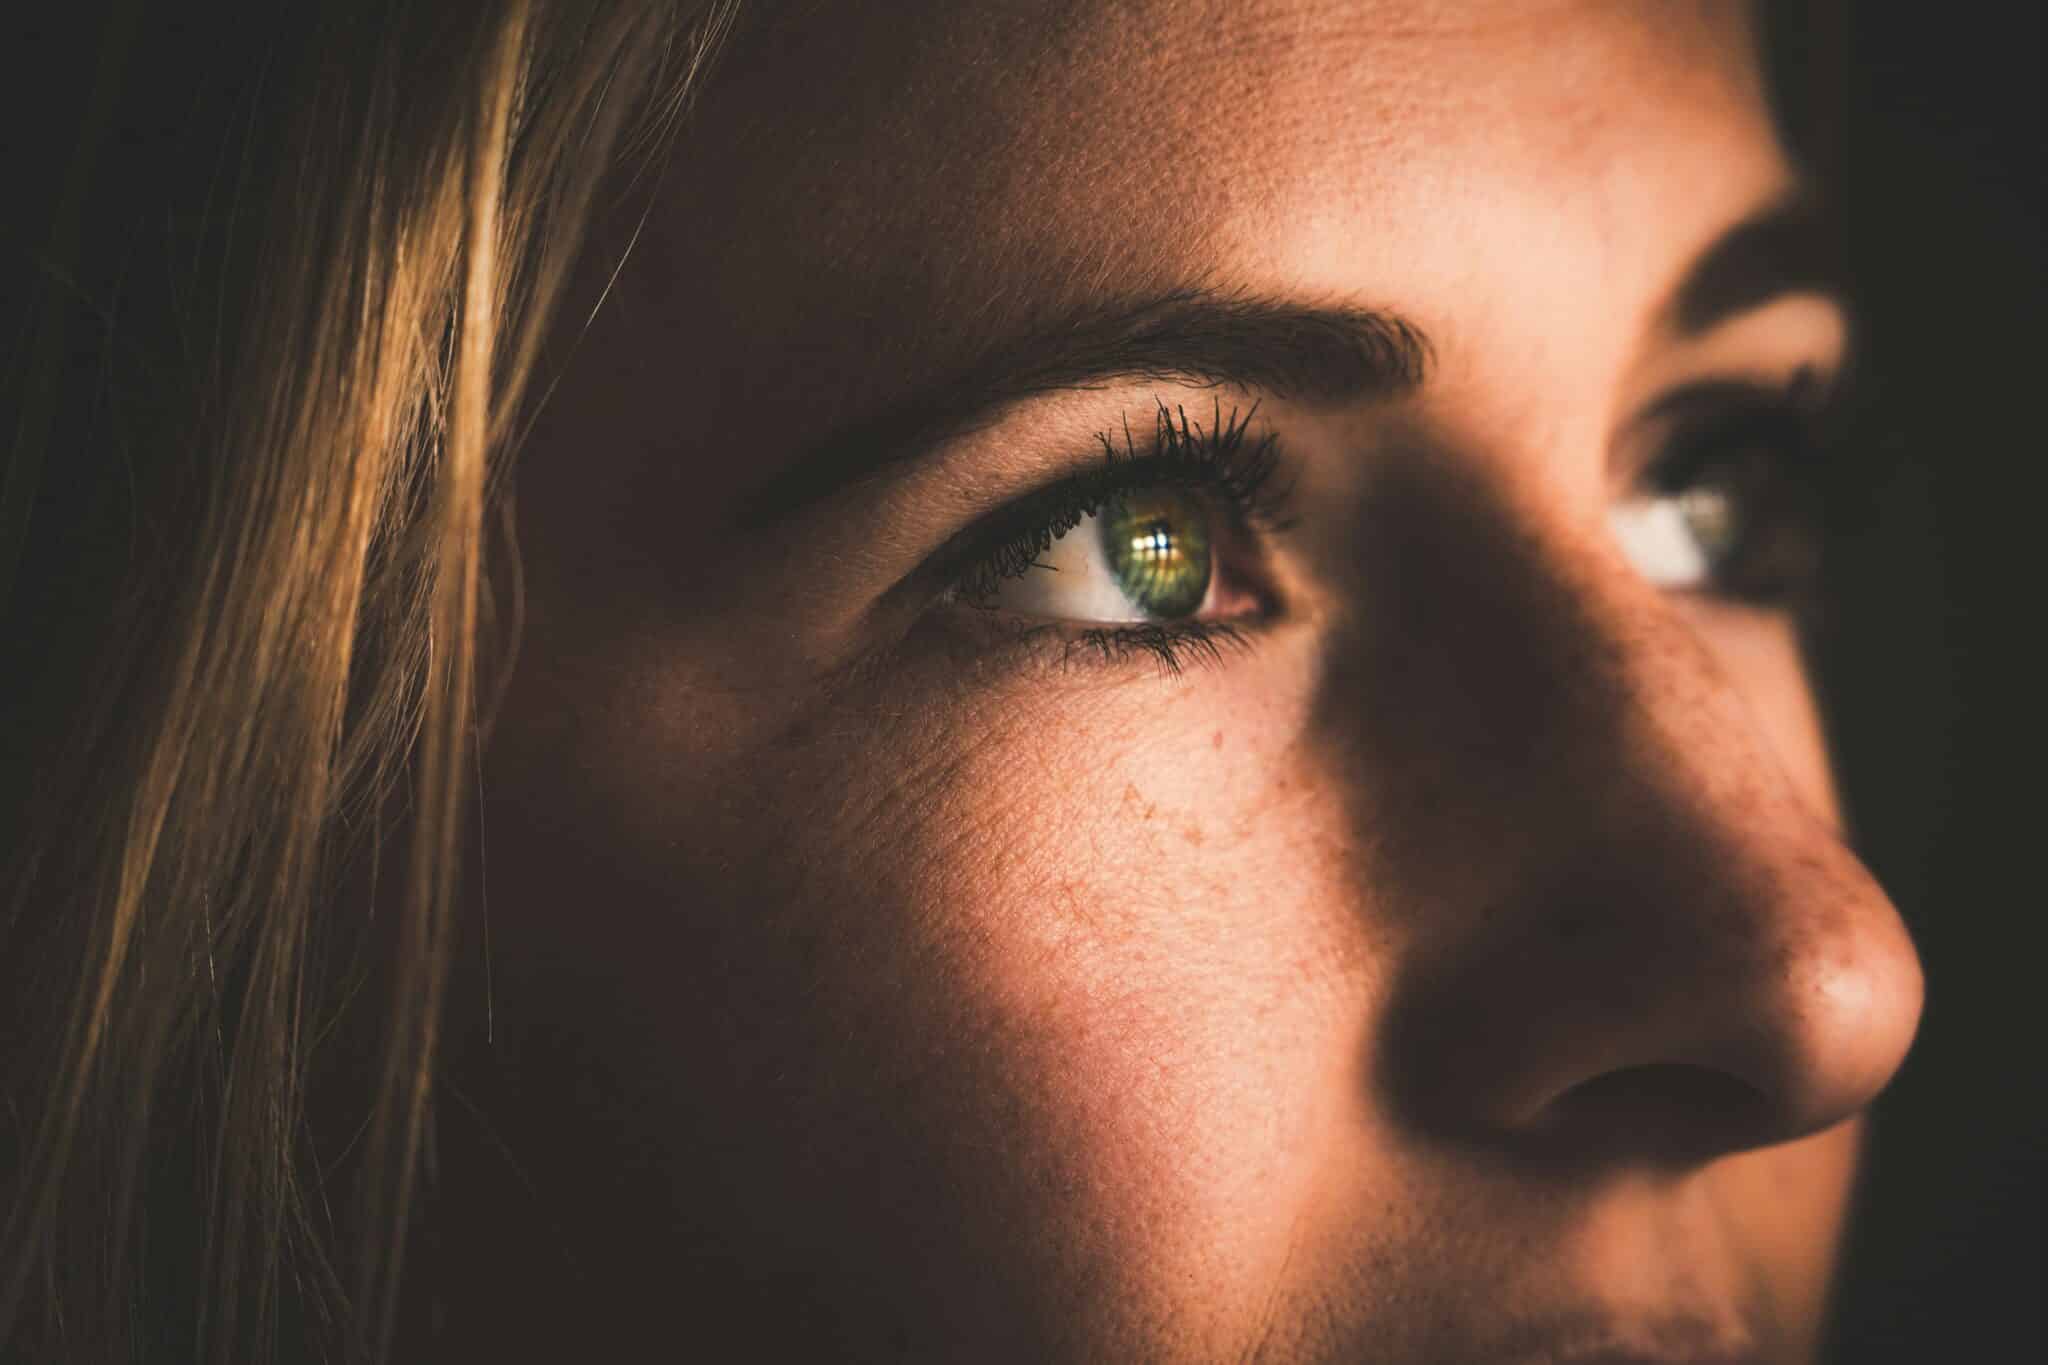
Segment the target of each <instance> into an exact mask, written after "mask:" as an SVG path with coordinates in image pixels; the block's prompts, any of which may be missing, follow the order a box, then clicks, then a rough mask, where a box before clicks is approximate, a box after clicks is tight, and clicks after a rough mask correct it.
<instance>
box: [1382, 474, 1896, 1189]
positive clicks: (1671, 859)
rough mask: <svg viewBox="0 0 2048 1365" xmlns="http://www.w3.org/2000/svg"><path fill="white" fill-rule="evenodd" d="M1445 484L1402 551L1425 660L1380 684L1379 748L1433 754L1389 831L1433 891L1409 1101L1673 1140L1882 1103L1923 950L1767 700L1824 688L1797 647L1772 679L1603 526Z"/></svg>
mask: <svg viewBox="0 0 2048 1365" xmlns="http://www.w3.org/2000/svg"><path fill="white" fill-rule="evenodd" d="M1430 501H1431V499H1430V498H1429V497H1427V496H1424V497H1421V498H1419V499H1418V502H1419V503H1420V504H1421V505H1418V506H1417V507H1414V508H1412V509H1410V510H1411V512H1412V515H1407V516H1401V517H1397V518H1394V519H1393V521H1394V524H1397V525H1401V526H1405V527H1407V528H1410V530H1409V534H1408V536H1407V543H1405V544H1404V543H1401V540H1402V538H1401V537H1399V536H1397V537H1396V538H1395V540H1396V543H1394V544H1392V545H1390V546H1383V547H1382V548H1381V550H1380V552H1379V554H1380V556H1381V557H1382V558H1383V563H1384V564H1385V567H1386V568H1387V572H1388V573H1389V574H1391V575H1392V577H1393V578H1394V579H1395V580H1396V584H1395V588H1394V591H1395V593H1396V594H1397V595H1398V596H1399V598H1400V599H1401V603H1402V604H1405V605H1402V604H1396V603H1393V602H1390V601H1387V600H1385V599H1384V598H1382V599H1381V600H1380V605H1381V606H1383V607H1384V608H1385V610H1384V613H1383V615H1384V617H1385V618H1386V619H1385V620H1384V621H1383V623H1382V629H1380V630H1378V631H1375V632H1374V634H1375V635H1376V636H1377V637H1378V638H1376V639H1375V640H1374V641H1373V642H1372V643H1371V644H1370V646H1369V648H1368V651H1367V652H1368V654H1370V655H1371V656H1373V657H1381V658H1384V657H1386V656H1387V655H1388V653H1389V652H1390V651H1391V652H1392V653H1393V654H1394V655H1396V656H1398V657H1400V658H1401V660H1402V662H1401V663H1400V665H1399V666H1398V667H1395V668H1390V669H1387V670H1385V671H1380V670H1377V669H1376V670H1375V671H1374V673H1373V675H1372V676H1371V677H1370V678H1368V679H1365V680H1363V681H1367V682H1368V683H1369V684H1370V685H1371V689H1372V691H1373V692H1374V694H1375V695H1373V696H1371V698H1370V704H1369V705H1367V706H1365V707H1364V708H1362V709H1363V711H1364V712H1365V713H1366V714H1367V715H1370V716H1376V717H1380V719H1378V720H1376V721H1370V722H1367V724H1366V731H1365V732H1366V733H1367V734H1368V735H1369V736H1370V737H1371V739H1370V743H1371V746H1372V748H1373V749H1374V751H1375V757H1376V758H1378V759H1384V760H1386V762H1385V763H1376V764H1375V766H1376V767H1378V768H1380V770H1381V771H1382V772H1392V773H1395V774H1398V775H1400V776H1401V777H1404V778H1405V779H1407V790H1406V798H1407V799H1404V797H1403V795H1402V794H1401V793H1399V792H1395V793H1390V794H1389V795H1388V798H1387V800H1386V802H1385V803H1383V805H1382V807H1381V814H1380V822H1381V828H1382V835H1383V836H1387V837H1382V838H1380V839H1379V840H1377V841H1376V842H1377V844H1378V846H1379V847H1380V848H1381V849H1383V850H1386V851H1387V852H1386V853H1385V856H1387V857H1388V858H1390V859H1392V860H1394V862H1396V863H1397V864H1398V865H1399V867H1400V874H1399V875H1398V876H1397V877H1396V879H1395V880H1396V881H1397V882H1399V883H1400V884H1401V885H1403V886H1404V887H1407V888H1409V889H1410V890H1411V891H1412V890H1415V889H1425V895H1424V897H1423V900H1424V902H1426V903H1425V904H1422V905H1419V906H1417V908H1416V913H1417V914H1418V915H1419V916H1421V917H1422V922H1420V923H1418V924H1417V925H1416V926H1415V927H1414V928H1413V931H1412V934H1411V938H1410V943H1411V948H1410V950H1409V951H1408V952H1407V953H1406V954H1405V956H1404V960H1403V961H1402V962H1401V964H1400V965H1399V967H1398V969H1397V970H1396V971H1395V973H1394V975H1393V982H1394V986H1393V990H1392V992H1391V995H1390V999H1389V1003H1388V1006H1387V1008H1388V1011H1389V1016H1388V1018H1387V1020H1386V1026H1385V1027H1384V1028H1383V1029H1382V1030H1381V1032H1380V1037H1381V1038H1382V1039H1383V1040H1384V1041H1383V1044H1382V1046H1383V1047H1384V1049H1385V1052H1384V1055H1383V1057H1382V1061H1383V1063H1384V1065H1382V1066H1381V1067H1380V1068H1378V1074H1380V1075H1382V1076H1384V1077H1386V1078H1387V1079H1388V1082H1389V1084H1391V1085H1392V1086H1393V1087H1394V1088H1395V1091H1396V1095H1395V1098H1396V1099H1397V1101H1398V1102H1399V1103H1400V1104H1401V1105H1403V1106H1404V1107H1405V1109H1406V1110H1407V1112H1408V1113H1410V1114H1411V1115H1413V1116H1415V1117H1416V1118H1417V1119H1418V1120H1420V1121H1423V1122H1427V1123H1431V1124H1437V1125H1448V1126H1451V1127H1454V1128H1459V1129H1462V1130H1464V1131H1465V1132H1467V1133H1474V1132H1484V1133H1487V1134H1490V1135H1492V1137H1494V1138H1495V1139H1499V1140H1506V1141H1510V1142H1513V1143H1517V1144H1528V1145H1547V1146H1549V1147H1551V1148H1552V1149H1554V1150H1556V1151H1558V1152H1560V1153H1564V1154H1569V1155H1571V1156H1573V1157H1575V1158H1586V1159H1592V1158H1598V1157H1602V1156H1606V1157H1613V1156H1617V1155H1618V1156H1622V1157H1627V1158H1636V1159H1642V1160H1645V1161H1659V1160H1673V1161H1696V1160H1700V1159H1704V1158H1705V1157H1707V1156H1710V1155H1713V1154H1716V1153H1720V1152H1725V1151H1731V1150H1736V1149H1740V1148H1744V1147H1751V1146H1760V1145H1765V1144H1769V1143H1773V1142H1778V1141H1783V1140H1787V1139H1790V1138H1794V1137H1798V1136H1801V1135H1803V1134H1806V1133H1810V1132H1814V1131H1816V1130H1819V1129H1823V1128H1826V1127H1829V1126H1831V1125H1833V1124H1836V1123H1838V1122H1840V1121H1842V1120H1843V1119H1846V1118H1848V1117H1850V1116H1852V1115H1854V1114H1856V1113H1857V1112H1858V1111H1860V1110H1862V1109H1863V1108H1864V1107H1865V1106H1867V1105H1868V1104H1869V1103H1870V1102H1871V1100H1872V1099H1874V1098H1875V1097H1876V1095H1877V1094H1878V1092H1879V1091H1880V1090H1882V1089H1883V1087H1884V1086H1885V1084H1886V1083H1887V1082H1888V1080H1889V1079H1890V1077H1891V1076H1892V1074H1893V1073H1894V1072H1895V1071H1896V1070H1897V1068H1898V1066H1899V1065H1900V1063H1901V1062H1902V1061H1903V1059H1904V1057H1905V1054H1906V1051H1907V1049H1908V1047H1909V1046H1910V1044H1911V1042H1912V1038H1913V1034H1914V1031H1915V1029H1916V1028H1917V1025H1918V1020H1919V1014H1920V1007H1921V999H1922V980H1921V974H1920V965H1919V959H1918V956H1917V954H1916V953H1915V951H1914V949H1913V945H1912V942H1911V940H1910V938H1909V937H1908V935H1907V933H1906V930H1905V927H1904V925H1903V924H1902V923H1901V921H1900V919H1899V916H1898V914H1897V913H1896V911H1895V910H1894V908H1893V907H1892V905H1891V903H1890V902H1889V900H1888V899H1887V898H1886V897H1885V895H1884V893H1883V892H1882V891H1881V890H1880V889H1879V887H1878V886H1877V884H1876V883H1875V881H1874V880H1873V879H1872V878H1871V876H1870V875H1869V873H1868V872H1867V871H1865V869H1864V868H1863V867H1862V865H1861V864H1860V863H1859V862H1858V860H1857V859H1856V858H1855V857H1854V856H1853V854H1851V853H1850V851H1849V850H1848V849H1847V848H1846V847H1845V845H1844V843H1843V840H1842V838H1841V837H1840V835H1839V833H1838V831H1837V825H1836V821H1835V819H1834V813H1833V811H1832V810H1831V809H1830V808H1828V803H1829V802H1830V801H1831V800H1832V798H1831V796H1829V795H1828V793H1827V792H1826V791H1825V790H1822V791H1819V792H1816V791H1814V790H1812V789H1811V788H1812V787H1813V784H1812V783H1811V782H1807V783H1805V784H1804V786H1805V787H1806V788H1807V789H1806V790H1802V789H1801V786H1802V784H1801V783H1800V782H1798V781H1795V780H1794V778H1793V777H1792V776H1791V775H1790V774H1791V771H1793V769H1792V768H1788V765H1787V763H1786V761H1785V758H1786V756H1785V753H1784V741H1783V739H1782V737H1781V736H1780V737H1773V736H1772V735H1771V734H1770V733H1769V732H1768V731H1767V728H1766V727H1765V726H1764V725H1763V724H1762V723H1761V722H1760V719H1759V711H1758V708H1757V702H1758V700H1759V698H1758V697H1757V696H1756V693H1755V689H1756V687H1757V686H1759V685H1761V686H1765V687H1769V686H1782V687H1793V688H1803V686H1804V683H1803V678H1802V675H1801V673H1800V670H1799V669H1798V666H1797V661H1796V656H1794V655H1793V653H1792V650H1791V648H1790V646H1789V645H1788V646H1787V647H1786V648H1785V649H1784V650H1782V651H1781V652H1782V653H1783V654H1784V655H1785V669H1784V671H1783V672H1782V673H1781V674H1777V675H1768V676H1766V677H1765V678H1764V679H1763V680H1762V681H1761V683H1760V682H1759V679H1758V678H1756V677H1753V676H1748V675H1745V674H1739V673H1737V672H1732V671H1731V670H1730V669H1728V668H1727V667H1724V665H1723V663H1722V662H1721V661H1720V660H1719V659H1718V658H1717V654H1716V652H1715V650H1714V649H1712V648H1711V647H1710V645H1709V643H1708V642H1707V640H1706V638H1705V635H1703V631H1702V627H1701V625H1700V624H1699V620H1698V619H1697V618H1696V616H1695V617H1694V618H1692V619H1689V614H1688V613H1687V612H1684V611H1681V610H1679V609H1678V608H1677V607H1676V606H1675V605H1674V602H1673V601H1672V600H1671V599H1669V598H1666V597H1664V596H1662V595H1661V594H1660V593H1658V592H1657V591H1656V590H1654V589H1652V588H1650V587H1649V586H1648V585H1646V584H1644V583H1643V582H1642V581H1641V580H1640V579H1639V578H1638V577H1637V576H1636V575H1635V574H1634V573H1633V571H1632V570H1630V569H1629V568H1628V566H1627V565H1626V563H1625V562H1624V561H1622V560H1620V559H1619V557H1618V556H1617V555H1616V554H1615V553H1614V552H1613V551H1612V550H1611V549H1610V548H1609V547H1607V546H1606V545H1605V544H1604V543H1602V542H1599V541H1597V540H1595V539H1594V538H1593V537H1591V536H1589V535H1586V534H1583V533H1579V532H1573V533H1569V534H1552V533H1547V532H1546V531H1545V530H1543V529H1542V528H1541V527H1540V526H1538V527H1534V528H1532V526H1531V525H1530V524H1529V521H1528V519H1527V518H1524V519H1522V520H1520V521H1517V520H1516V518H1515V517H1514V516H1513V514H1511V513H1509V512H1507V511H1505V510H1498V509H1492V510H1490V509H1488V508H1487V507H1486V506H1485V505H1484V502H1483V499H1467V500H1465V501H1463V502H1462V503H1460V504H1459V505H1458V506H1457V508H1456V509H1455V510H1450V509H1447V508H1446V507H1444V506H1443V505H1441V504H1440V503H1439V504H1438V505H1436V506H1434V507H1431V506H1429V505H1427V504H1428V503H1429V502H1430ZM1379 524H1381V525H1386V524H1388V521H1387V519H1384V518H1383V519H1382V520H1381V521H1380V523H1379ZM1395 560H1398V561H1399V563H1400V564H1401V565H1402V566H1404V567H1401V568H1398V569H1396V568H1394V567H1393V561H1395ZM1447 623H1455V625H1452V624H1447ZM1710 633H1711V631H1710V630H1709V631H1707V632H1706V634H1710ZM1368 667H1372V666H1371V665H1368ZM1389 702H1391V703H1392V705H1391V707H1389V706H1388V705H1387V703H1389ZM1813 744H1814V746H1815V748H1816V752H1817V749H1818V744H1819V739H1818V736H1817V735H1815V736H1813ZM1795 766H1796V765H1795ZM1822 771H1824V769H1823V770H1822ZM1822 786H1823V788H1824V786H1825V784H1824V783H1823V784H1822Z"/></svg>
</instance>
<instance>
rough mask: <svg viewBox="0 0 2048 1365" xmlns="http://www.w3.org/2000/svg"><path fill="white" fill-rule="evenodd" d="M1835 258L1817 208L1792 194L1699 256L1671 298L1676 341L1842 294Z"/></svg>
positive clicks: (1801, 194) (1801, 193) (1803, 195)
mask: <svg viewBox="0 0 2048 1365" xmlns="http://www.w3.org/2000/svg"><path fill="white" fill-rule="evenodd" d="M1844 292H1845V291H1844V281H1843V269H1842V256H1841V252H1840V250H1839V247H1838V246H1837V243H1836V240H1835V237H1834V234H1833V233H1832V232H1831V231H1830V230H1829V226H1828V219H1827V216H1826V214H1825V212H1824V211H1823V209H1822V206H1821V204H1820V202H1819V201H1818V200H1817V199H1816V198H1815V197H1814V195H1813V194H1812V193H1811V192H1810V191H1806V190H1798V191H1794V192H1793V193H1792V194H1790V195H1787V196H1786V197H1785V198H1783V199H1780V200H1778V201H1777V202H1775V203H1773V204H1771V205H1769V206H1767V207H1766V208H1764V209H1763V210H1762V211H1760V212H1758V213H1756V214H1753V215H1752V216H1750V217H1749V218H1746V219H1744V220H1743V221H1742V222H1740V223H1737V224H1736V225H1735V226H1734V227H1732V228H1730V229H1729V230H1728V231H1727V232H1725V233H1723V234H1722V235H1721V236H1720V238H1719V239H1718V240H1717V241H1715V243H1714V244H1713V245H1712V246H1710V247H1708V248H1707V250H1706V251H1705V252H1703V253H1702V254H1701V255H1700V257H1699V259H1698V260H1697V261H1695V262H1694V263H1693V266H1692V269H1691V270H1689V271H1688V272H1687V273H1686V277H1685V280H1684V282H1683V283H1681V284H1680V285H1679V287H1678V289H1677V291H1676V292H1675V293H1674V294H1673V296H1672V301H1671V305H1670V310H1669V313H1668V314H1667V316H1668V317H1669V320H1670V323H1671V325H1672V326H1673V327H1674V328H1675V330H1676V331H1677V332H1678V334H1679V335H1680V336H1686V337H1693V336H1698V335H1700V334H1702V333H1704V332H1709V331H1712V330H1713V329H1714V328H1715V327H1716V326H1718V325H1719V324H1721V323H1723V322H1726V321H1728V320H1729V319H1730V318H1733V317H1736V316H1739V315H1740V314H1743V313H1746V312H1749V311H1750V310H1751V309H1754V308H1760V307H1762V306H1763V305H1764V304H1766V303H1769V302H1771V301H1772V300H1773V299H1777V298H1781V297H1783V296H1785V295H1787V294H1804V293H1818V294H1827V295H1831V296H1834V297H1837V298H1839V297H1841V296H1842V295H1843V294H1844Z"/></svg>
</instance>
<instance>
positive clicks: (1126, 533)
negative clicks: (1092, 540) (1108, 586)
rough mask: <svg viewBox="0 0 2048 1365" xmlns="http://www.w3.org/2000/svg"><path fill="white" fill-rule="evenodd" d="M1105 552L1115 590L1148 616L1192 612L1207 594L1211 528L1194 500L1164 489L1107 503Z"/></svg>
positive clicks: (1171, 617) (1104, 537) (1103, 544)
mask: <svg viewBox="0 0 2048 1365" xmlns="http://www.w3.org/2000/svg"><path fill="white" fill-rule="evenodd" d="M1101 527H1102V549H1103V555H1104V557H1105V558H1106V559H1108V561H1109V567H1110V571H1111V572H1112V573H1114V574H1115V575H1116V580H1117V589H1118V590H1119V591H1120V592H1122V593H1123V595H1124V596H1125V597H1126V598H1127V599H1129V601H1130V603H1131V605H1133V606H1135V607H1137V608H1138V609H1139V610H1141V611H1143V612H1144V613H1145V614H1146V615H1148V616H1153V617H1159V618H1163V619H1169V620H1170V619H1173V618H1177V617H1184V616H1189V615H1192V614H1193V613H1194V612H1195V611H1197V610H1198V609H1200V607H1201V605H1202V601H1203V599H1204V598H1205V597H1207V596H1208V594H1209V574H1210V556H1209V529H1208V521H1207V517H1206V515H1205V512H1204V509H1203V508H1202V507H1201V506H1200V505H1199V504H1198V503H1196V502H1195V501H1194V500H1193V499H1191V498H1188V497H1185V496H1183V495H1181V494H1178V493H1174V492H1170V491H1164V492H1157V493H1147V494H1144V495H1142V496H1139V497H1134V498H1130V499H1127V500H1125V501H1124V502H1122V503H1119V504H1116V505H1113V506H1110V507H1106V508H1104V509H1103V512H1102V516H1101Z"/></svg>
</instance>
